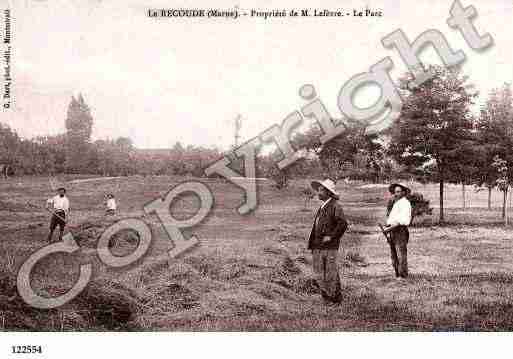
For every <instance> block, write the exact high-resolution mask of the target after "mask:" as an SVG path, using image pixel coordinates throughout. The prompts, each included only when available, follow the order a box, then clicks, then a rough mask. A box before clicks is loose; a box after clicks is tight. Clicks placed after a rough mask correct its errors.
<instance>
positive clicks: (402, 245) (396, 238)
mask: <svg viewBox="0 0 513 359" xmlns="http://www.w3.org/2000/svg"><path fill="white" fill-rule="evenodd" d="M409 237H410V233H409V232H408V227H406V226H399V227H397V228H395V229H393V230H392V231H391V232H390V241H389V242H388V244H389V245H390V255H391V258H392V266H393V267H394V271H395V276H396V277H402V278H406V277H407V276H408V248H407V246H408V239H409Z"/></svg>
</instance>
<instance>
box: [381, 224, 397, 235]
mask: <svg viewBox="0 0 513 359" xmlns="http://www.w3.org/2000/svg"><path fill="white" fill-rule="evenodd" d="M395 227H396V226H391V225H389V224H387V225H386V227H385V230H384V232H385V233H388V232H390V231H391V230H392V229H394V228H395Z"/></svg>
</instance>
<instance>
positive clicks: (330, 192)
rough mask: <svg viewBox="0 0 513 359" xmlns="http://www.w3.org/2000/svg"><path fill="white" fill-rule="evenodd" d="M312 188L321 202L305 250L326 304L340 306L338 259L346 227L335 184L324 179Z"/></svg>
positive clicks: (313, 184)
mask: <svg viewBox="0 0 513 359" xmlns="http://www.w3.org/2000/svg"><path fill="white" fill-rule="evenodd" d="M311 186H312V188H313V189H314V190H315V191H317V195H318V197H319V199H320V200H321V201H323V203H322V205H321V207H320V208H319V209H318V210H317V213H316V215H315V219H314V223H313V226H312V230H311V232H310V236H309V239H308V249H310V250H311V251H312V257H313V271H314V273H315V276H316V280H317V283H318V284H319V287H320V289H321V294H322V297H323V299H324V300H325V302H328V303H340V301H341V300H342V293H341V286H340V276H339V274H338V263H337V257H338V249H339V247H340V238H341V237H342V235H343V234H344V232H345V231H346V229H347V227H348V224H347V221H346V218H345V216H344V211H343V210H342V206H341V205H340V203H339V202H338V199H339V195H338V193H337V191H336V190H335V183H334V182H333V181H332V180H330V179H326V180H324V181H322V182H319V181H313V182H312V184H311Z"/></svg>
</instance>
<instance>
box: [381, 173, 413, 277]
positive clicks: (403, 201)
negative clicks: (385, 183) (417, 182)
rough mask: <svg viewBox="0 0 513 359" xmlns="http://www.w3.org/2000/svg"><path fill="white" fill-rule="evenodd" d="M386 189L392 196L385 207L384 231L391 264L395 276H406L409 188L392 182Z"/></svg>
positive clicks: (409, 207)
mask: <svg viewBox="0 0 513 359" xmlns="http://www.w3.org/2000/svg"><path fill="white" fill-rule="evenodd" d="M388 191H389V192H390V193H391V194H392V195H393V196H394V197H393V200H392V201H391V202H389V204H388V206H387V207H388V208H387V226H386V228H385V233H388V238H389V241H388V243H389V245H390V254H391V258H392V266H393V267H394V271H395V276H396V277H397V278H400V279H402V278H406V277H407V276H408V250H407V245H408V240H409V237H410V233H409V231H408V226H409V225H410V223H411V213H412V208H411V203H410V201H408V199H407V198H406V196H407V195H408V194H409V193H410V192H411V190H410V189H409V188H408V187H406V186H404V185H402V184H400V183H392V184H391V185H390V186H389V187H388Z"/></svg>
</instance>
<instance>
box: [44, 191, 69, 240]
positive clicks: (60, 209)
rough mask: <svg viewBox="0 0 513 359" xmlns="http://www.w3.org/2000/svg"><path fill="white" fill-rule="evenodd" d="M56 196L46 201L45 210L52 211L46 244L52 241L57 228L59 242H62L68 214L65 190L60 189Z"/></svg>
mask: <svg viewBox="0 0 513 359" xmlns="http://www.w3.org/2000/svg"><path fill="white" fill-rule="evenodd" d="M57 192H58V194H57V195H56V196H54V197H52V198H50V199H48V200H47V201H46V208H47V209H50V210H51V211H52V217H51V219H50V233H49V234H48V239H47V240H48V242H51V241H52V237H53V232H54V231H55V228H56V227H57V226H59V240H62V235H63V233H64V227H65V226H66V217H67V216H68V214H69V200H68V197H66V189H65V188H64V187H60V188H59V189H58V190H57Z"/></svg>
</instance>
